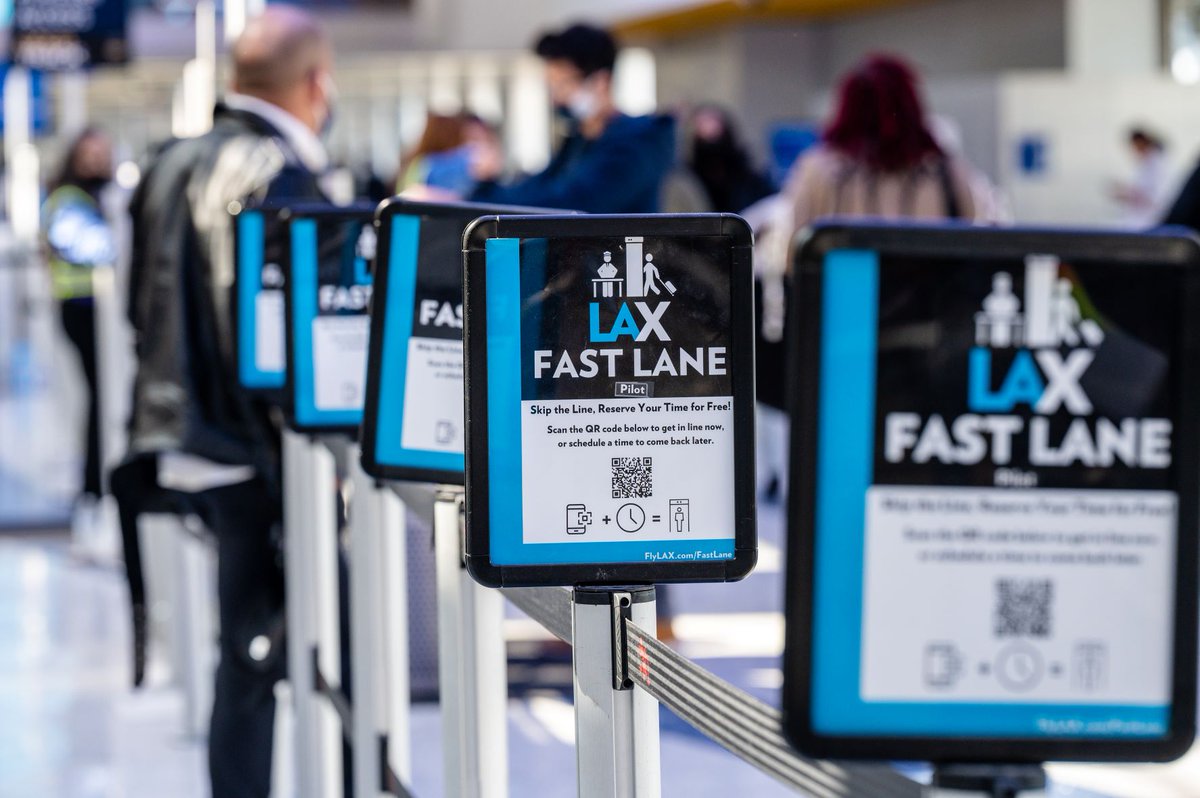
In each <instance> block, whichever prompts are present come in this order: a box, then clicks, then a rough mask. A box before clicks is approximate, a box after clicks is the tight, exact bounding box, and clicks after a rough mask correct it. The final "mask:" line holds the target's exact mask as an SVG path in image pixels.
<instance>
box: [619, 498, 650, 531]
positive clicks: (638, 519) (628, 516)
mask: <svg viewBox="0 0 1200 798" xmlns="http://www.w3.org/2000/svg"><path fill="white" fill-rule="evenodd" d="M645 525H646V511H645V510H643V509H642V508H641V507H638V506H637V505H636V504H633V503H632V502H630V503H629V504H622V505H621V509H620V510H617V526H619V527H621V529H622V530H624V531H625V532H637V531H638V530H639V529H641V528H642V527H643V526H645Z"/></svg>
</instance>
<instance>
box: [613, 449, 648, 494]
mask: <svg viewBox="0 0 1200 798" xmlns="http://www.w3.org/2000/svg"><path fill="white" fill-rule="evenodd" d="M653 495H654V459H653V458H650V457H614V458H613V459H612V497H613V498H614V499H646V498H649V497H650V496H653Z"/></svg>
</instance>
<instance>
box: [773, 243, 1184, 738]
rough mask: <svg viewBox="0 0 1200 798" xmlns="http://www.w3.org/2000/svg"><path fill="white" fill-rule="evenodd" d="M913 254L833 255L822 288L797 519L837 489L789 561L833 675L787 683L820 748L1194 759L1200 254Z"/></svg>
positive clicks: (815, 654)
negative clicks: (1187, 591)
mask: <svg viewBox="0 0 1200 798" xmlns="http://www.w3.org/2000/svg"><path fill="white" fill-rule="evenodd" d="M905 232H906V233H907V234H908V235H909V236H911V239H910V243H909V246H908V247H907V248H898V249H899V251H897V250H895V249H888V248H886V247H883V246H881V247H879V248H878V249H873V248H865V247H851V246H846V247H830V248H829V249H828V250H827V251H823V252H821V253H820V255H819V256H814V257H817V258H819V262H818V263H813V261H806V264H808V263H811V264H812V266H811V268H812V269H815V270H816V271H817V272H818V273H819V275H820V277H819V281H818V280H802V282H804V283H805V285H804V288H803V290H804V291H807V292H813V291H816V292H817V294H816V295H812V294H811V293H809V294H805V296H806V298H808V297H811V299H808V304H807V307H810V308H811V307H814V306H816V307H817V308H819V310H817V311H811V310H810V311H807V312H810V313H813V314H814V315H815V316H818V317H819V336H818V337H819V349H817V350H816V351H815V352H814V351H812V348H811V347H810V348H809V349H807V350H805V351H806V352H808V353H811V354H806V355H805V356H804V357H803V358H802V362H803V363H804V364H805V367H804V368H803V369H802V371H801V373H804V374H811V373H812V372H811V371H810V369H811V367H812V365H813V364H814V358H815V363H816V364H819V365H818V367H817V370H816V374H817V378H818V379H817V382H818V385H819V387H818V388H817V390H816V392H815V395H813V394H809V395H810V396H813V398H815V401H816V404H815V408H811V409H810V406H809V405H807V404H804V402H803V401H802V402H801V406H797V407H796V408H795V412H794V417H795V418H800V419H807V420H806V421H802V422H801V423H800V424H798V429H797V430H796V432H795V436H796V437H795V439H794V444H793V446H794V448H795V450H796V451H797V452H798V453H800V452H801V450H803V453H801V454H799V455H798V456H799V457H800V461H799V467H798V469H797V475H796V480H797V481H796V482H795V483H794V484H793V490H792V496H793V497H797V496H800V497H803V496H808V495H810V493H809V491H810V490H811V488H808V487H806V486H807V485H809V484H811V483H810V480H813V479H815V491H812V493H811V495H812V503H811V504H808V503H803V502H801V503H800V504H799V505H798V506H796V507H793V530H794V532H793V535H794V537H793V538H792V540H791V541H790V542H789V547H793V546H794V547H795V549H796V551H795V552H794V557H795V559H793V563H804V564H803V565H797V566H796V567H799V568H801V569H802V570H803V571H804V572H808V573H811V585H810V587H811V593H810V594H809V595H808V596H807V597H806V598H805V599H804V601H806V602H810V603H809V604H807V606H809V607H810V608H811V613H812V615H811V629H810V633H811V636H810V644H811V653H810V657H811V659H810V660H809V661H808V662H807V663H804V664H800V663H796V662H795V660H794V656H795V654H794V653H793V654H792V655H791V656H792V657H793V659H792V661H791V663H790V664H789V675H791V673H792V670H793V668H802V669H808V670H807V673H808V676H809V683H808V686H807V688H802V689H806V692H807V694H806V695H804V696H803V701H802V703H803V706H804V709H803V710H801V711H803V712H805V714H806V717H805V719H804V722H805V723H807V724H809V726H808V731H807V732H806V733H809V734H812V735H815V736H824V737H826V738H846V739H855V738H860V739H861V738H894V737H898V738H905V737H907V738H911V739H918V738H938V739H945V738H951V739H953V738H957V739H960V740H974V741H977V740H978V739H980V738H983V739H992V740H997V741H1000V740H1003V741H1009V740H1014V739H1016V740H1046V741H1062V740H1067V741H1071V742H1082V743H1086V742H1103V743H1110V742H1112V741H1133V742H1139V741H1140V742H1143V743H1154V744H1160V745H1161V744H1163V743H1164V741H1170V742H1171V744H1172V745H1177V744H1178V740H1177V739H1175V735H1176V734H1177V730H1178V728H1179V721H1180V718H1179V717H1177V714H1176V713H1178V712H1179V711H1180V707H1178V706H1174V705H1173V704H1174V697H1175V696H1176V695H1179V693H1178V692H1177V691H1178V690H1180V689H1181V685H1180V684H1179V682H1178V680H1179V675H1178V673H1177V671H1176V662H1177V659H1176V658H1177V657H1179V656H1180V650H1179V647H1178V641H1179V640H1180V630H1179V626H1178V624H1179V620H1178V612H1177V609H1178V606H1179V602H1178V596H1179V593H1178V590H1177V585H1178V584H1179V583H1180V581H1181V580H1180V571H1179V569H1180V567H1181V563H1182V562H1185V561H1186V560H1187V558H1188V555H1187V552H1190V551H1194V548H1195V528H1194V526H1189V525H1188V523H1187V522H1186V521H1185V520H1184V517H1185V515H1186V516H1188V517H1192V516H1194V515H1195V507H1194V505H1195V500H1196V488H1195V486H1194V485H1193V484H1191V482H1190V481H1189V478H1188V477H1187V476H1186V473H1185V469H1186V468H1189V467H1190V466H1189V465H1188V463H1189V462H1190V458H1188V457H1186V456H1185V455H1184V454H1183V452H1184V451H1185V450H1186V449H1187V448H1189V447H1188V446H1187V445H1185V444H1184V443H1183V441H1182V439H1181V435H1184V434H1186V433H1185V432H1184V430H1187V429H1188V426H1187V425H1184V424H1181V418H1182V413H1183V409H1184V407H1186V406H1188V405H1187V404H1186V403H1185V401H1184V399H1183V397H1182V395H1181V391H1180V386H1181V385H1182V384H1183V383H1182V381H1183V379H1184V377H1183V369H1184V365H1183V363H1182V361H1181V360H1180V358H1179V356H1178V353H1179V352H1180V347H1181V346H1182V342H1183V340H1184V319H1185V313H1186V312H1187V311H1186V309H1185V305H1184V302H1185V299H1184V297H1185V296H1186V294H1187V284H1188V282H1187V281H1188V280H1189V279H1191V278H1190V277H1189V275H1188V273H1187V272H1186V271H1185V270H1184V269H1183V268H1179V264H1177V263H1176V264H1173V263H1172V258H1177V257H1178V253H1179V252H1182V253H1184V254H1186V255H1188V256H1190V257H1191V258H1192V259H1193V260H1194V258H1195V254H1196V250H1195V248H1194V245H1193V244H1192V242H1190V241H1186V240H1185V241H1183V242H1179V241H1176V242H1175V243H1176V246H1175V252H1170V251H1169V248H1168V246H1167V244H1164V243H1163V242H1164V239H1149V238H1147V239H1145V242H1146V244H1145V246H1146V249H1145V250H1144V254H1143V255H1142V256H1141V257H1139V258H1137V259H1131V260H1127V261H1126V262H1124V263H1122V262H1117V255H1116V253H1119V252H1124V253H1130V252H1131V251H1134V250H1136V247H1137V245H1138V243H1140V242H1137V241H1131V240H1125V241H1118V242H1113V243H1112V244H1111V245H1110V246H1109V248H1108V251H1107V252H1106V250H1105V248H1104V247H1102V246H1097V247H1093V248H1090V249H1083V250H1081V249H1080V248H1079V247H1078V246H1076V245H1075V243H1074V242H1073V241H1072V240H1071V239H1070V238H1069V237H1065V238H1064V237H1061V236H1060V239H1059V240H1058V241H1055V239H1053V238H1048V239H1047V240H1046V241H1045V243H1044V249H1032V250H1030V247H1031V242H1030V241H1029V240H1028V238H1026V239H1019V238H1008V239H1004V238H1003V237H1002V234H999V233H995V232H990V233H984V234H982V237H981V238H979V239H978V241H976V242H975V243H974V244H971V243H970V242H967V241H966V239H967V238H968V237H970V236H971V235H972V233H971V232H963V231H959V232H957V233H952V234H950V235H961V236H962V237H963V240H962V241H958V240H955V241H953V242H952V243H953V244H955V245H956V247H955V248H952V247H949V246H947V247H946V249H945V250H942V251H939V250H938V248H937V247H936V246H932V245H931V248H929V249H928V251H921V250H920V246H919V243H920V242H921V241H922V239H921V238H920V236H921V235H922V231H921V230H909V231H905ZM925 232H926V233H927V232H928V231H925ZM975 234H976V235H979V234H978V233H975ZM836 235H837V234H836V233H827V236H826V237H825V238H824V239H821V238H820V234H818V241H819V242H820V241H825V242H828V241H831V240H834V239H835V237H836ZM862 235H863V236H864V237H867V236H868V235H869V229H866V230H865V231H864V232H863V233H862ZM884 235H885V239H884V240H891V239H886V234H884ZM1013 235H1014V236H1016V235H1018V234H1013ZM989 236H992V237H996V238H999V239H1000V240H1001V242H1002V243H1004V242H1009V244H1008V247H1007V249H1006V248H1005V247H1003V246H1001V247H996V248H994V249H992V250H989V248H988V244H989V242H990V241H991V240H992V239H990V238H988V237H989ZM931 240H932V241H934V242H936V241H937V239H936V238H934V239H931ZM1165 241H1166V242H1168V243H1169V242H1170V239H1165ZM1016 246H1024V247H1025V248H1026V249H1027V251H1025V252H1014V251H1013V247H1016ZM817 248H819V247H815V248H810V250H809V251H810V252H813V251H815V250H816V249H817ZM1164 250H1166V253H1165V254H1164ZM955 252H957V253H958V254H953V253H955ZM965 252H972V253H974V255H973V256H967V255H965V254H962V253H965ZM1156 258H1157V263H1156ZM1164 261H1165V263H1164ZM1135 274H1136V279H1135V277H1134V276H1135ZM1134 283H1136V285H1135V284H1134ZM818 286H819V287H818ZM807 379H811V378H807ZM800 393H803V391H801V392H800ZM813 410H815V414H814V412H813ZM814 416H815V429H814V427H813V426H810V424H811V423H812V419H813V418H814ZM814 444H815V452H813V451H811V450H812V448H813V446H814ZM794 501H795V499H794ZM803 530H810V531H811V548H809V547H808V545H806V544H805V543H802V542H801V541H802V540H803V539H804V538H800V537H796V535H802V534H803ZM806 559H807V561H806ZM790 579H795V580H796V581H797V583H802V582H804V581H806V580H805V579H803V578H801V576H799V575H796V574H793V576H792V577H790ZM790 622H791V620H790V619H789V623H790ZM1191 625H1192V627H1193V628H1194V626H1195V623H1194V618H1193V619H1192V624H1191ZM1184 639H1187V638H1186V637H1185V638H1184ZM1191 639H1192V640H1193V641H1194V634H1192V635H1191ZM1192 648H1193V649H1194V645H1193V646H1192ZM1190 656H1191V658H1192V661H1193V662H1194V650H1193V652H1192V653H1191V655H1190ZM1192 670H1193V671H1194V667H1193V668H1192ZM1191 678H1192V679H1194V675H1193V677H1191ZM792 700H796V701H800V700H801V699H800V698H799V697H796V696H795V694H794V693H793V694H792ZM1193 708H1194V702H1193ZM1187 712H1188V714H1190V710H1187ZM825 753H829V752H827V751H822V754H825ZM842 753H846V752H844V751H843V752H842ZM879 753H880V755H882V756H884V757H888V756H897V757H902V756H908V755H910V753H916V755H918V756H923V754H922V753H919V752H917V751H915V750H914V749H894V748H893V749H889V748H886V747H884V748H883V749H882V750H881V751H879ZM929 756H930V758H938V757H937V756H936V755H935V754H929Z"/></svg>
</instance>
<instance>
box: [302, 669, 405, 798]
mask: <svg viewBox="0 0 1200 798" xmlns="http://www.w3.org/2000/svg"><path fill="white" fill-rule="evenodd" d="M312 659H313V686H314V688H315V689H316V692H317V693H318V694H319V695H322V696H324V697H325V699H326V700H327V701H329V704H330V706H332V707H333V711H334V712H336V713H337V715H338V718H339V719H340V720H341V723H342V739H344V740H345V741H346V744H347V745H348V746H350V747H351V748H353V747H354V746H355V745H357V744H358V742H357V741H356V740H355V739H354V734H353V732H352V729H353V728H354V726H353V723H354V714H353V713H354V707H353V706H352V705H351V703H350V699H349V698H347V697H346V694H345V693H343V692H342V691H341V689H340V688H338V687H334V686H333V685H332V684H330V683H329V680H328V679H326V678H325V674H323V673H321V667H320V665H319V664H318V662H319V658H318V656H317V649H316V647H315V646H314V647H313V658H312ZM366 744H369V743H368V742H366V741H364V745H366ZM386 750H387V749H386V746H385V747H384V751H385V753H386ZM383 790H384V791H385V792H386V793H388V794H389V795H394V796H396V798H413V794H412V793H411V792H409V791H408V788H407V787H405V786H404V783H403V782H402V781H400V777H399V776H397V775H396V772H395V771H394V770H392V766H391V765H390V764H388V761H387V759H386V758H385V759H384V760H383Z"/></svg>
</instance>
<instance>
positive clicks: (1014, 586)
mask: <svg viewBox="0 0 1200 798" xmlns="http://www.w3.org/2000/svg"><path fill="white" fill-rule="evenodd" d="M1053 622H1054V583H1053V582H1051V581H1050V580H1049V579H1000V580H998V581H997V582H996V626H995V631H996V637H1049V636H1050V632H1051V629H1052V627H1053Z"/></svg>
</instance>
